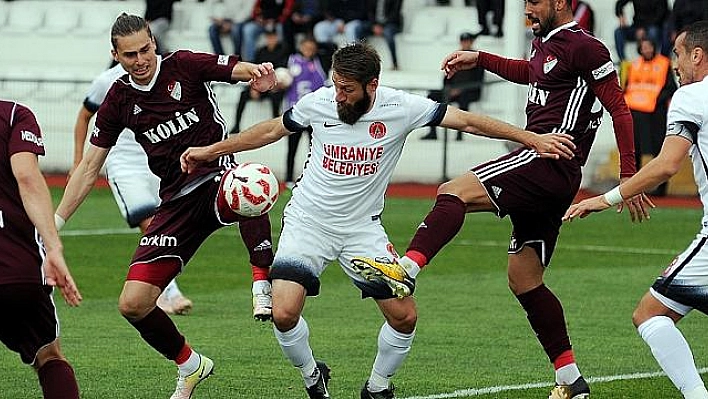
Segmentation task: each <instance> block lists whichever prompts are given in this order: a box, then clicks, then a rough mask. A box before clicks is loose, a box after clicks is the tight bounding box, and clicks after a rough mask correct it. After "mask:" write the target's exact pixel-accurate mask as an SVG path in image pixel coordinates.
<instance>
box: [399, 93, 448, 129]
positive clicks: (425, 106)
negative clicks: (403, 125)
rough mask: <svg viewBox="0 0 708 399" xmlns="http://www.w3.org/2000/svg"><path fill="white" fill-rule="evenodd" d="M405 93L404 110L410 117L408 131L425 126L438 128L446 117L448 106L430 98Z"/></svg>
mask: <svg viewBox="0 0 708 399" xmlns="http://www.w3.org/2000/svg"><path fill="white" fill-rule="evenodd" d="M401 93H403V98H404V104H405V106H404V109H405V110H406V111H407V116H408V131H412V130H414V129H417V128H419V127H423V126H437V125H438V124H440V122H441V121H442V118H443V117H444V116H445V110H446V109H447V106H446V105H445V104H441V103H439V102H437V101H433V100H431V99H429V98H426V97H423V96H420V95H417V94H411V93H407V92H401Z"/></svg>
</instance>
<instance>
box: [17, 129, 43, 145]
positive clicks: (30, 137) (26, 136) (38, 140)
mask: <svg viewBox="0 0 708 399" xmlns="http://www.w3.org/2000/svg"><path fill="white" fill-rule="evenodd" d="M20 137H21V138H22V140H23V141H29V142H30V143H35V144H36V145H37V146H39V147H44V140H42V137H40V136H38V135H36V134H34V133H33V132H30V131H29V130H23V131H21V132H20Z"/></svg>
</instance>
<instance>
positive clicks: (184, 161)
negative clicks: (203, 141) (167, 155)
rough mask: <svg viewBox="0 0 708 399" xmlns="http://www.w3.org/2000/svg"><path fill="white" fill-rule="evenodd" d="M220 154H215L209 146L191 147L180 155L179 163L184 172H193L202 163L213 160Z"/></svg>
mask: <svg viewBox="0 0 708 399" xmlns="http://www.w3.org/2000/svg"><path fill="white" fill-rule="evenodd" d="M217 156H218V154H214V153H212V152H211V151H210V150H209V147H189V148H187V149H186V150H184V152H183V153H182V155H180V157H179V165H180V167H181V168H182V172H185V173H192V171H193V170H194V169H196V167H197V165H199V164H200V163H205V162H211V161H213V160H215V159H216V157H217Z"/></svg>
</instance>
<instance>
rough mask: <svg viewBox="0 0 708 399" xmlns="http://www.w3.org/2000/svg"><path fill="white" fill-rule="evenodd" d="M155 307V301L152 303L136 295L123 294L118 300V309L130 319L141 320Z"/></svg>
mask: <svg viewBox="0 0 708 399" xmlns="http://www.w3.org/2000/svg"><path fill="white" fill-rule="evenodd" d="M154 307H155V302H154V301H152V302H151V303H150V302H148V301H145V300H144V299H141V298H138V297H136V296H129V295H125V294H121V296H120V299H119V300H118V311H119V312H120V314H121V315H122V316H123V317H125V318H126V319H128V320H140V319H142V318H143V317H145V315H147V314H148V313H149V312H150V310H152V309H153V308H154Z"/></svg>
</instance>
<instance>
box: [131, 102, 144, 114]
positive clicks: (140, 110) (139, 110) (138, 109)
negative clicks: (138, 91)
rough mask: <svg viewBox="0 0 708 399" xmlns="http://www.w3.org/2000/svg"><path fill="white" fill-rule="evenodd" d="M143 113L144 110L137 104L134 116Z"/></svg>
mask: <svg viewBox="0 0 708 399" xmlns="http://www.w3.org/2000/svg"><path fill="white" fill-rule="evenodd" d="M141 112H143V109H142V108H140V107H139V106H138V104H135V105H134V106H133V115H137V114H139V113H141Z"/></svg>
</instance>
